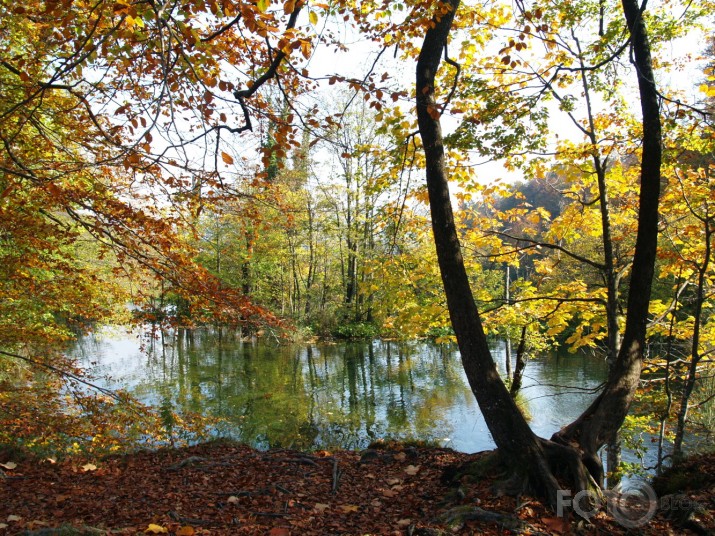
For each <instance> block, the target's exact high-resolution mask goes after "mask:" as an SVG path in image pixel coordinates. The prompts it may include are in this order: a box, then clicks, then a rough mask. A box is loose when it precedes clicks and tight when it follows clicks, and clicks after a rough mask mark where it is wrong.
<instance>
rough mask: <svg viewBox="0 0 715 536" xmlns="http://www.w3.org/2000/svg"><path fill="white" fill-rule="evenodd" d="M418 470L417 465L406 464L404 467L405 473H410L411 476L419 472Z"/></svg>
mask: <svg viewBox="0 0 715 536" xmlns="http://www.w3.org/2000/svg"><path fill="white" fill-rule="evenodd" d="M419 470H420V466H419V465H408V466H407V467H405V473H407V474H408V475H411V476H414V475H416V474H417V473H418V472H419Z"/></svg>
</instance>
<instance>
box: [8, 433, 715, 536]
mask: <svg viewBox="0 0 715 536" xmlns="http://www.w3.org/2000/svg"><path fill="white" fill-rule="evenodd" d="M5 457H7V456H5ZM483 457H484V455H483V454H471V455H470V454H463V453H459V452H455V451H452V450H450V449H440V448H422V447H410V446H404V445H398V444H393V445H385V446H384V447H383V448H379V449H370V450H367V451H363V452H362V453H358V452H352V451H339V452H325V451H323V452H316V453H311V454H307V453H302V452H298V451H293V450H283V449H273V450H270V451H265V452H264V451H258V450H255V449H252V448H250V447H247V446H243V445H239V444H235V443H231V442H223V441H220V442H213V443H208V444H203V445H197V446H193V447H188V448H183V449H165V450H160V451H155V452H138V453H136V454H132V455H126V456H121V457H112V458H108V459H105V460H102V461H92V462H87V461H86V460H83V461H79V460H68V461H65V462H63V463H52V462H50V461H47V460H45V461H39V460H32V459H26V460H17V461H15V460H9V459H2V460H0V461H1V462H3V465H2V467H5V469H3V473H4V475H3V476H2V477H0V527H2V528H0V534H21V533H26V534H27V533H28V532H25V531H29V534H36V535H49V534H55V535H57V534H66V535H71V534H72V535H74V534H109V533H111V534H143V533H146V534H175V535H183V536H190V535H193V534H207V535H208V534H211V535H244V534H245V535H248V534H256V535H258V534H260V535H266V534H267V535H271V536H288V535H336V534H355V535H358V534H360V535H366V534H413V535H419V534H422V535H437V534H453V533H458V534H472V533H480V534H490V535H496V534H506V533H513V532H521V533H525V534H526V533H528V534H569V533H571V532H572V531H578V532H579V533H586V534H603V533H608V534H626V533H628V529H626V528H625V527H623V526H621V525H620V524H619V523H618V522H617V521H616V520H615V519H613V518H612V517H611V516H610V515H608V514H607V513H606V512H601V513H599V514H597V515H596V516H595V517H594V518H592V519H591V521H592V524H590V525H583V524H582V525H581V526H580V527H579V526H578V525H577V524H576V523H575V522H573V521H569V520H564V519H561V518H559V517H557V516H556V515H555V514H554V512H552V511H550V510H549V509H547V508H546V507H544V505H543V504H541V503H540V502H539V501H537V500H535V499H533V498H529V497H525V496H522V497H519V498H515V497H504V496H502V497H496V496H494V494H493V492H492V489H491V487H492V485H493V483H494V476H493V475H489V476H485V477H483V478H479V479H476V480H475V481H472V482H469V483H467V482H465V481H464V479H462V481H459V482H454V481H453V482H449V479H448V478H445V475H450V474H452V475H453V474H454V473H455V471H454V468H455V467H458V466H461V465H464V464H466V463H469V462H474V461H477V460H480V459H483ZM696 466H697V467H699V468H700V469H699V471H700V473H703V472H706V473H708V474H710V476H711V477H713V475H715V471H713V468H714V467H715V456H709V457H705V458H703V459H702V460H701V461H700V462H699V463H698V464H696ZM688 482H692V480H688ZM713 482H715V478H709V479H708V478H705V479H702V478H701V483H702V485H703V488H701V489H691V490H687V489H686V490H681V491H680V492H678V493H683V494H684V495H683V497H688V498H689V500H691V501H697V502H698V503H699V504H701V506H702V510H703V512H705V513H702V512H701V513H699V514H697V515H696V518H697V522H698V524H699V525H700V526H701V527H703V528H706V529H708V528H709V530H711V531H712V530H713V529H715V522H714V521H713V517H712V511H713V506H715V505H714V504H713ZM459 484H461V485H459ZM674 492H675V490H672V489H671V490H669V493H674ZM681 502H682V500H681ZM671 517H672V515H671ZM678 523H680V525H678ZM53 527H65V529H66V530H65V532H57V531H51V530H49V529H50V528H53ZM68 527H74V529H81V530H74V531H72V530H69V528H68ZM631 533H632V532H631ZM688 533H689V532H688V529H685V528H683V526H682V520H680V521H674V520H669V519H666V517H665V513H663V512H659V513H657V514H656V515H655V517H654V518H653V519H651V520H649V521H648V522H647V523H645V524H644V525H643V526H641V527H639V528H638V534H642V535H656V534H658V535H662V534H688Z"/></svg>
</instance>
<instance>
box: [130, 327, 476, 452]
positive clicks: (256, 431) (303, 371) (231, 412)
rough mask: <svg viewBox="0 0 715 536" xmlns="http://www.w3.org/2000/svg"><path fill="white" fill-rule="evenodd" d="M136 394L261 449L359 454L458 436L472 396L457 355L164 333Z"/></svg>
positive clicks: (409, 347)
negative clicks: (381, 444) (378, 442)
mask: <svg viewBox="0 0 715 536" xmlns="http://www.w3.org/2000/svg"><path fill="white" fill-rule="evenodd" d="M146 354H147V356H146V363H145V368H144V369H143V371H142V375H141V378H140V379H139V380H138V382H137V385H136V386H135V387H134V389H135V391H136V392H137V394H138V395H139V396H141V397H143V398H144V399H145V400H149V401H153V402H155V403H158V404H166V403H167V396H169V397H170V399H171V403H172V404H173V405H174V406H175V408H176V409H178V410H179V411H181V410H191V411H204V412H206V413H208V414H211V415H216V416H220V417H222V418H224V419H225V420H226V423H227V430H224V432H227V433H229V434H230V435H233V436H234V437H236V438H237V439H239V440H242V441H246V442H248V443H251V444H254V445H257V446H260V447H268V446H292V447H295V448H305V449H308V448H317V447H334V446H341V447H346V448H360V447H362V446H364V445H366V444H367V443H369V442H370V441H371V440H373V439H375V438H378V437H384V436H390V437H396V438H399V437H419V438H430V437H437V436H441V435H442V434H445V433H450V430H449V426H448V424H447V422H446V420H445V413H446V410H447V409H448V408H449V407H451V406H452V405H453V404H455V403H460V402H461V401H462V400H463V399H464V397H468V396H469V391H468V388H467V387H466V386H465V384H464V382H463V380H462V376H461V369H460V365H459V360H458V358H456V357H455V355H454V350H452V349H450V350H447V351H445V349H444V348H441V347H439V346H435V345H432V344H429V343H421V342H420V343H415V342H412V343H398V342H390V341H384V342H383V341H374V342H350V343H342V344H333V345H330V344H320V345H308V346H300V345H292V346H291V345H287V346H286V345H281V346H278V345H272V344H268V343H264V342H260V341H258V342H257V341H248V342H246V341H242V340H241V339H240V338H238V337H234V336H231V335H230V334H227V333H225V332H224V333H221V332H220V331H217V330H210V329H205V330H200V331H199V330H197V331H188V330H176V331H172V332H165V333H162V334H157V337H156V338H155V339H153V340H152V342H151V344H147V345H146Z"/></svg>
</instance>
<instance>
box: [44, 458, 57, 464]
mask: <svg viewBox="0 0 715 536" xmlns="http://www.w3.org/2000/svg"><path fill="white" fill-rule="evenodd" d="M45 461H46V462H50V463H57V458H45Z"/></svg>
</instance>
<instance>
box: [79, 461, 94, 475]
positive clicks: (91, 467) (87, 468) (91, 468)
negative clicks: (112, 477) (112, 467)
mask: <svg viewBox="0 0 715 536" xmlns="http://www.w3.org/2000/svg"><path fill="white" fill-rule="evenodd" d="M96 470H97V466H96V465H94V464H93V463H88V464H86V465H83V466H82V471H84V472H85V473H86V472H87V471H96Z"/></svg>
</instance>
